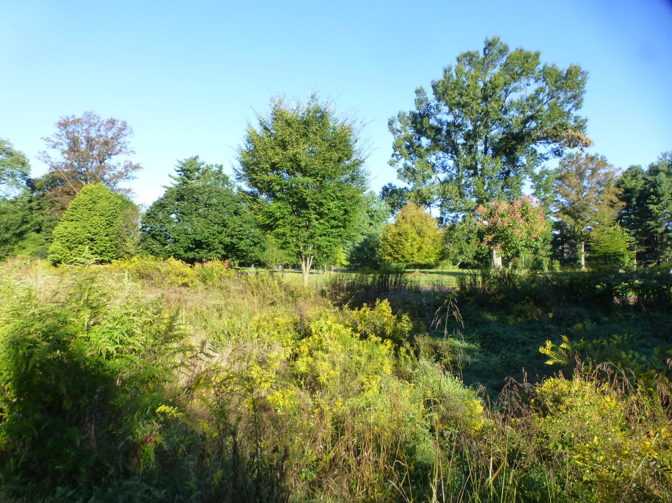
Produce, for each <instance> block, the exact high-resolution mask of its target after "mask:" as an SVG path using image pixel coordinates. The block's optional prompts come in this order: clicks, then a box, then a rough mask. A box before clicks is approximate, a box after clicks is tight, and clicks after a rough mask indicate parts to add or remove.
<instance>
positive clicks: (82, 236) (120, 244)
mask: <svg viewBox="0 0 672 503" xmlns="http://www.w3.org/2000/svg"><path fill="white" fill-rule="evenodd" d="M133 206H134V205H133V202H131V201H130V200H129V199H128V198H127V197H126V196H123V195H121V194H117V193H115V192H112V191H111V190H110V189H108V188H107V187H106V186H105V185H102V184H96V185H87V186H85V187H84V188H83V189H82V190H81V192H80V193H79V194H77V197H75V199H73V200H72V202H71V203H70V204H69V205H68V209H67V210H66V211H65V214H64V215H63V217H62V218H61V220H60V221H59V222H58V224H57V225H56V227H55V228H54V233H53V242H52V244H51V246H50V247H49V260H50V261H51V262H52V263H53V264H60V263H66V264H72V263H78V262H89V261H94V262H109V261H111V260H114V259H116V258H119V256H120V255H121V254H122V251H123V249H125V248H126V246H125V245H124V243H125V242H126V241H127V239H128V236H126V235H125V234H126V233H127V232H126V231H125V230H124V229H127V228H128V226H127V225H123V219H125V218H129V215H130V214H131V213H132V212H129V209H131V208H133Z"/></svg>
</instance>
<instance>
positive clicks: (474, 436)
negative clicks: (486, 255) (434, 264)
mask: <svg viewBox="0 0 672 503" xmlns="http://www.w3.org/2000/svg"><path fill="white" fill-rule="evenodd" d="M647 274H648V276H647ZM666 274H667V276H665V275H664V273H658V272H655V271H654V272H650V273H645V274H644V273H643V274H642V275H640V276H637V277H634V276H632V277H631V276H628V277H627V278H626V277H625V276H617V275H612V276H608V277H606V276H599V277H598V276H596V275H590V274H583V275H564V276H538V277H522V276H501V277H494V276H489V275H487V274H485V275H480V276H478V275H475V274H474V275H471V276H465V277H464V278H463V279H462V281H461V289H460V291H459V293H457V294H456V293H455V292H453V291H452V290H451V289H450V288H448V287H440V288H435V289H431V290H427V289H426V288H422V287H420V286H419V285H413V284H409V283H408V281H407V280H406V279H404V277H403V276H402V275H400V274H397V275H395V274H394V273H389V274H377V275H369V276H352V277H348V276H338V275H336V276H334V277H332V278H331V279H330V280H329V281H328V282H327V283H328V284H326V286H324V287H308V288H305V287H303V286H302V285H298V284H295V283H294V282H289V281H282V279H281V277H280V276H278V275H275V276H271V275H269V274H263V273H261V274H255V275H252V274H240V273H236V272H233V271H231V270H230V269H227V268H226V267H224V265H222V264H220V263H218V262H212V263H209V264H207V265H203V266H202V265H196V266H188V265H186V264H183V263H181V262H178V261H174V260H167V261H157V260H153V259H147V258H135V259H133V260H132V261H128V262H124V261H120V262H113V263H112V264H111V265H108V266H90V267H59V268H52V267H50V266H47V265H46V264H45V263H43V262H31V263H20V262H8V263H4V264H3V265H2V266H1V270H0V277H1V278H2V280H0V281H1V290H0V297H1V298H0V386H2V391H1V395H0V477H1V479H0V481H1V483H2V490H1V491H2V493H0V499H2V500H3V501H10V502H16V503H18V502H24V501H25V502H33V501H43V502H60V501H63V502H65V501H68V502H70V501H82V502H89V501H93V502H126V501H129V502H130V501H134V502H135V501H138V502H143V501H147V502H150V501H151V502H155V501H156V502H162V501H165V502H182V501H184V502H187V501H189V502H220V501H222V502H229V501H230V502H252V501H283V502H284V501H287V502H308V501H323V502H327V501H328V502H340V501H343V502H355V501H361V502H369V501H371V502H373V501H376V502H411V501H413V502H422V501H428V502H430V501H431V502H433V501H454V502H459V501H464V502H467V501H472V502H477V501H511V502H513V501H530V502H536V501H549V502H550V501H567V502H570V501H571V502H573V501H605V502H607V501H608V502H612V501H670V500H672V496H671V494H672V430H671V428H670V422H669V394H668V393H669V382H668V380H667V377H666V372H667V364H666V361H667V358H669V355H666V351H668V350H669V349H670V343H669V336H668V331H667V328H666V327H668V326H669V321H670V281H669V272H667V273H666ZM624 278H625V280H624ZM614 292H616V295H615V294H614ZM619 292H620V293H619ZM582 296H583V297H582ZM614 299H616V302H614ZM563 334H564V335H567V336H568V337H569V338H568V342H564V339H562V338H561V335H563ZM581 339H583V341H581ZM546 340H550V341H551V344H547V343H546ZM560 344H562V346H561V345H560ZM540 346H543V349H544V353H545V354H541V353H540V352H539V347H540ZM577 357H578V358H577ZM546 360H552V361H553V362H555V363H556V365H555V366H549V365H546V364H545V363H544V362H545V361H546ZM603 361H611V362H613V363H611V364H602V363H603ZM522 367H525V369H526V370H527V371H528V374H529V375H530V376H531V377H530V378H529V379H528V381H525V380H524V379H518V380H517V381H514V380H508V381H505V377H506V376H507V375H518V374H520V373H521V371H522ZM554 369H559V370H562V373H559V374H557V375H553V374H552V373H553V371H554ZM536 374H539V379H535V378H534V377H532V376H535V375H536ZM463 378H464V381H463ZM465 382H466V383H468V385H467V384H465ZM477 383H480V384H484V385H486V386H487V387H488V389H483V388H481V387H480V386H479V385H478V384H477Z"/></svg>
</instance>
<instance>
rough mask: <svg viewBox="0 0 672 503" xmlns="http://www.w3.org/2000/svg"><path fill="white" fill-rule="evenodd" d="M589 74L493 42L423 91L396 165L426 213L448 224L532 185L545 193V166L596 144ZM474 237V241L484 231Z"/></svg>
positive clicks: (398, 131) (401, 120) (399, 131)
mask: <svg viewBox="0 0 672 503" xmlns="http://www.w3.org/2000/svg"><path fill="white" fill-rule="evenodd" d="M586 79H587V74H586V72H585V71H583V70H581V68H580V67H579V66H576V65H570V66H569V67H568V68H567V69H565V70H563V69H560V68H558V67H557V66H555V65H549V64H541V62H540V53H539V52H531V51H526V50H525V49H523V48H519V49H516V50H514V51H510V50H509V47H508V46H507V45H506V44H505V43H503V42H501V41H500V40H499V39H498V38H496V37H495V38H492V39H486V40H485V45H484V48H483V52H482V54H479V52H477V51H469V52H465V53H462V54H460V55H459V56H458V57H457V64H456V65H450V66H448V67H446V68H445V69H444V72H443V75H442V77H441V78H440V79H437V80H435V81H433V82H432V93H433V96H432V97H430V96H428V95H427V93H426V91H425V90H424V89H423V88H418V89H417V91H416V100H415V110H413V111H410V112H400V113H399V114H398V115H397V117H395V118H393V119H391V120H390V131H391V132H392V134H393V135H394V154H393V158H392V161H391V163H392V165H393V166H396V168H397V171H398V174H399V178H400V180H402V181H403V182H405V183H407V184H408V185H409V189H410V191H411V192H412V193H413V194H416V196H415V197H416V200H417V201H418V202H422V203H423V204H430V205H438V206H439V207H440V208H441V215H442V217H443V219H444V223H445V224H447V223H449V222H460V221H462V220H463V219H464V218H465V217H470V216H473V215H474V212H475V211H476V208H477V207H478V205H479V204H486V203H487V202H489V201H492V200H494V199H500V200H511V199H516V198H520V197H522V195H523V194H522V190H523V186H524V183H525V182H526V181H532V182H533V183H535V185H536V187H535V188H536V189H537V192H540V191H541V192H543V190H541V189H542V188H543V186H545V185H546V184H545V177H544V176H542V175H543V174H544V173H545V172H544V171H540V170H539V168H540V167H541V165H542V163H543V162H544V161H546V160H548V159H550V158H552V157H559V156H561V155H562V153H563V151H564V150H565V149H567V148H574V147H578V146H582V145H589V144H591V143H592V142H591V141H590V139H588V138H587V137H586V136H585V134H584V132H585V129H586V119H584V118H581V117H580V116H578V115H577V113H576V112H577V111H578V110H579V109H580V108H581V105H582V100H583V94H584V90H585V84H586ZM466 222H468V223H471V225H472V229H471V233H472V234H475V229H474V227H475V222H474V221H469V220H467V221H466Z"/></svg>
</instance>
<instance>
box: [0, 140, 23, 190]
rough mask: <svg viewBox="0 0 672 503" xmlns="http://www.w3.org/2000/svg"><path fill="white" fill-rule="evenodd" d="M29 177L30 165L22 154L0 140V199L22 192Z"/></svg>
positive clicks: (5, 141) (7, 142) (8, 143)
mask: <svg viewBox="0 0 672 503" xmlns="http://www.w3.org/2000/svg"><path fill="white" fill-rule="evenodd" d="M29 175H30V164H29V163H28V159H27V158H26V156H25V154H23V152H20V151H18V150H15V149H14V147H13V146H12V144H11V142H9V141H8V140H4V139H2V138H0V197H2V198H5V197H11V196H12V195H13V192H16V191H19V192H21V191H22V188H23V187H25V184H26V182H27V180H28V176H29Z"/></svg>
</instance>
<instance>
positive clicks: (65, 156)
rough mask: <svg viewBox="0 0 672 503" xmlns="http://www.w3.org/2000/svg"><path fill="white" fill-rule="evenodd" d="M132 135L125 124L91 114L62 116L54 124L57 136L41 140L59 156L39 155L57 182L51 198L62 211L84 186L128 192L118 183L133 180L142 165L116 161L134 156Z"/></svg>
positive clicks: (129, 128) (131, 130)
mask: <svg viewBox="0 0 672 503" xmlns="http://www.w3.org/2000/svg"><path fill="white" fill-rule="evenodd" d="M132 134H133V129H132V128H131V126H129V125H128V123H126V121H123V120H120V119H115V118H109V119H103V118H102V117H101V116H100V115H98V114H96V113H94V112H84V114H83V115H82V116H81V117H76V116H74V115H71V116H67V117H62V118H61V119H60V120H59V121H58V122H57V123H56V133H54V134H53V135H52V136H49V137H46V138H42V139H43V140H44V141H45V143H46V144H47V148H49V149H51V150H55V151H57V152H58V154H57V155H56V156H55V157H52V155H51V154H49V153H48V152H47V151H42V152H40V155H39V159H40V160H41V161H42V162H44V163H45V164H47V166H49V173H51V174H53V175H54V177H55V178H56V179H57V180H58V186H57V187H55V188H53V189H52V190H51V192H50V195H51V197H52V198H53V199H54V200H56V201H57V202H58V203H60V205H61V206H62V207H63V209H64V208H65V207H67V205H68V203H69V202H70V201H72V199H73V198H74V197H75V196H76V195H77V193H78V192H79V191H80V190H81V189H82V187H84V186H85V185H92V184H96V183H102V184H103V185H105V186H106V187H108V188H109V189H111V190H113V191H115V192H120V193H128V192H129V191H128V190H126V189H122V188H120V187H119V183H120V182H123V181H127V180H132V179H133V178H134V176H133V174H134V173H135V172H136V171H137V170H139V169H140V168H141V166H140V165H139V164H136V163H134V162H132V161H130V160H125V161H119V160H116V159H115V158H117V157H119V156H122V157H123V156H130V155H132V154H134V153H135V152H134V151H133V149H132V148H131V147H130V145H129V137H130V136H131V135H132Z"/></svg>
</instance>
